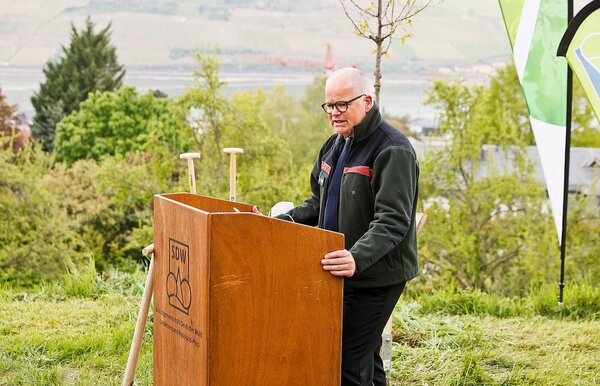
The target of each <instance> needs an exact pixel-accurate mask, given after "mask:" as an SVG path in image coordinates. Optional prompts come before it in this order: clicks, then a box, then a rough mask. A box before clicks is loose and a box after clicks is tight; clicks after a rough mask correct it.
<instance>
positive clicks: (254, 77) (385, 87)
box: [0, 67, 433, 118]
mask: <svg viewBox="0 0 600 386" xmlns="http://www.w3.org/2000/svg"><path fill="white" fill-rule="evenodd" d="M219 76H220V78H221V80H224V81H225V82H226V83H227V85H226V87H225V89H224V92H225V93H226V94H232V93H234V92H236V91H246V90H250V89H256V88H258V87H262V88H263V89H265V90H270V89H272V88H273V87H274V86H275V85H283V86H285V89H286V92H287V93H288V94H290V95H292V96H294V97H297V98H299V97H301V96H302V95H303V93H304V89H305V87H306V86H307V85H309V84H310V83H311V82H312V79H313V76H314V75H313V74H310V73H234V72H222V73H220V74H219ZM44 79H45V78H44V74H43V72H42V70H41V69H38V68H23V67H20V68H12V67H0V87H1V89H2V92H3V93H4V95H5V96H6V97H7V101H8V103H10V104H18V106H19V110H20V111H23V112H25V114H26V115H27V117H28V118H31V117H33V115H34V109H33V106H32V105H31V100H30V99H31V96H32V95H33V93H34V92H36V91H37V90H38V89H39V84H40V83H41V82H42V81H43V80H44ZM430 83H431V81H430V79H428V78H427V77H417V76H408V75H402V76H398V75H395V76H394V75H389V76H387V75H385V74H384V79H383V82H382V88H381V105H382V107H383V110H384V111H385V112H386V113H387V114H390V115H394V116H410V117H411V118H432V117H433V111H432V110H431V108H429V107H428V106H423V103H422V101H423V99H424V92H425V90H426V89H427V88H428V87H429V85H430ZM124 84H126V85H129V86H133V87H136V88H137V89H138V90H139V91H140V92H142V93H143V92H145V91H147V90H148V89H158V90H161V91H163V92H164V93H166V94H167V95H169V96H170V97H177V96H179V95H181V94H182V93H183V92H184V91H185V89H186V88H187V87H189V86H191V85H192V84H193V77H192V75H191V72H184V71H172V70H164V71H158V70H127V73H126V76H125V80H124ZM321 103H322V100H316V101H315V104H318V105H320V104H321Z"/></svg>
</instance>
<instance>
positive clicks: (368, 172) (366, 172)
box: [344, 166, 373, 178]
mask: <svg viewBox="0 0 600 386" xmlns="http://www.w3.org/2000/svg"><path fill="white" fill-rule="evenodd" d="M346 173H356V174H362V175H363V176H367V177H369V178H371V176H373V169H369V167H368V166H353V167H351V168H344V174H346Z"/></svg>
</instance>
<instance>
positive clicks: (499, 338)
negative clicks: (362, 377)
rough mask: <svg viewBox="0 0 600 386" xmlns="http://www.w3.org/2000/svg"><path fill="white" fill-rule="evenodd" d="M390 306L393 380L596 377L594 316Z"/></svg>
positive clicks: (599, 377) (596, 380)
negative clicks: (580, 317) (457, 312)
mask: <svg viewBox="0 0 600 386" xmlns="http://www.w3.org/2000/svg"><path fill="white" fill-rule="evenodd" d="M419 308H420V306H419V305H418V304H417V303H410V304H403V305H401V306H400V307H397V309H396V311H395V314H394V316H395V318H394V337H395V339H394V341H395V343H394V347H393V369H394V371H393V374H392V379H393V381H392V384H393V385H595V384H600V361H598V358H599V355H600V322H598V321H591V320H581V321H573V320H557V319H549V318H547V317H540V316H536V317H528V318H523V317H514V318H504V319H503V318H497V317H493V316H483V317H481V316H475V315H445V314H439V313H438V314H422V311H420V310H419Z"/></svg>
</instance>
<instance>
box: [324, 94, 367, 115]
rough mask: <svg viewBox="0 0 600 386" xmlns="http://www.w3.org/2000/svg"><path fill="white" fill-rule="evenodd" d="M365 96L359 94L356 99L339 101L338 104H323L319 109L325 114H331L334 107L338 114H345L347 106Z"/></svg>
mask: <svg viewBox="0 0 600 386" xmlns="http://www.w3.org/2000/svg"><path fill="white" fill-rule="evenodd" d="M364 96H367V94H361V95H359V96H357V97H356V98H352V99H350V100H349V101H339V102H335V103H323V104H322V105H321V108H322V109H323V111H325V112H326V113H327V114H331V113H333V108H334V107H335V108H336V109H337V111H339V112H340V113H345V112H346V111H348V105H350V103H352V102H354V101H355V100H357V99H358V98H360V97H364Z"/></svg>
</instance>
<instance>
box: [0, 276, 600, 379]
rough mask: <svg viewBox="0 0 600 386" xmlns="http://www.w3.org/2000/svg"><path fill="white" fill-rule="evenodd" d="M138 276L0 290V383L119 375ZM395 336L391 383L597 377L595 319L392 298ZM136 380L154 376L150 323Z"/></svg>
mask: <svg viewBox="0 0 600 386" xmlns="http://www.w3.org/2000/svg"><path fill="white" fill-rule="evenodd" d="M88 279H89V278H88ZM142 279H143V276H142V275H137V276H135V277H130V276H126V275H125V276H121V278H120V279H118V280H113V279H111V280H92V283H91V284H90V285H89V286H87V287H86V285H85V282H86V281H85V280H83V281H80V282H78V284H77V283H75V284H74V283H73V282H71V283H69V282H66V283H64V284H62V285H61V287H57V286H55V287H46V288H42V289H40V290H38V291H36V292H35V293H26V292H16V291H15V290H11V289H4V290H0V384H1V385H4V384H7V385H117V384H120V382H121V379H122V376H123V372H124V369H125V364H126V361H127V355H128V352H129V345H130V343H131V338H132V335H133V328H134V324H135V318H136V315H137V309H138V307H139V303H140V301H141V295H140V294H139V291H138V290H137V289H136V287H135V282H136V281H141V280H142ZM82 283H84V284H82ZM87 283H88V284H89V280H88V282H87ZM394 336H395V343H394V352H393V353H394V358H393V374H392V382H391V383H392V384H393V385H594V384H598V383H600V375H599V374H600V322H598V321H594V320H569V321H567V320H559V319H549V318H545V317H539V316H537V317H535V316H534V317H530V318H523V317H514V318H505V319H502V318H496V317H493V316H481V317H478V316H473V315H461V316H451V315H443V314H436V313H422V312H421V311H420V306H419V305H418V304H417V303H414V302H411V303H403V304H400V305H399V306H398V307H397V310H396V312H395V322H394ZM136 381H137V384H138V385H150V384H152V343H151V323H150V324H149V325H148V327H147V330H146V336H145V341H144V345H143V347H142V354H141V356H140V364H139V367H138V371H137V377H136Z"/></svg>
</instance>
